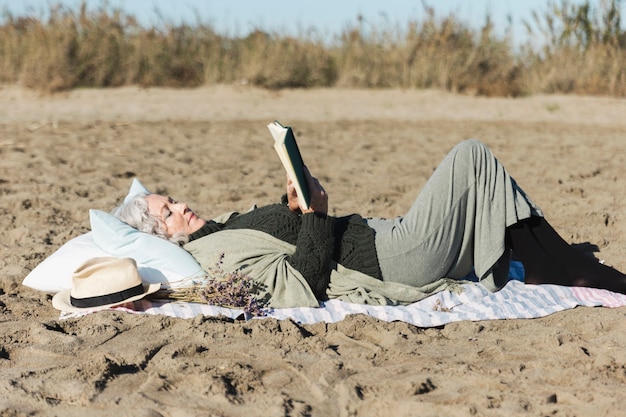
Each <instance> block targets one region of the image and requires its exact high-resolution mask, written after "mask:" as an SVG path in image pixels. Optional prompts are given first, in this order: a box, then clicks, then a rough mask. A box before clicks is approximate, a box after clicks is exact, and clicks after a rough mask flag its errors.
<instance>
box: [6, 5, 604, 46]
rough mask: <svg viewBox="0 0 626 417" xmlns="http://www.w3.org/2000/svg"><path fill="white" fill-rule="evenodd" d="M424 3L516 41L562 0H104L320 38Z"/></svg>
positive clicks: (407, 13) (239, 31) (223, 25)
mask: <svg viewBox="0 0 626 417" xmlns="http://www.w3.org/2000/svg"><path fill="white" fill-rule="evenodd" d="M600 1H602V0H596V1H594V0H591V3H592V4H594V3H599V2H600ZM569 2H570V3H572V4H577V3H582V2H583V0H569ZM58 3H60V4H64V5H68V6H70V7H72V8H74V9H75V8H76V7H77V6H78V5H80V3H81V0H60V1H57V0H0V11H3V10H6V11H9V12H10V13H11V14H12V15H14V16H15V15H23V14H29V15H32V14H35V15H36V16H40V15H41V13H43V12H45V11H46V10H49V6H50V4H58ZM86 3H87V5H88V7H90V8H98V7H100V6H102V4H104V3H103V1H102V0H86ZM424 3H425V4H427V5H428V6H429V7H432V8H433V9H434V10H435V15H436V16H437V17H439V18H441V17H445V16H447V15H449V14H453V15H454V16H455V17H456V18H458V19H460V20H461V21H463V22H465V23H467V24H469V25H470V26H471V27H474V28H479V27H481V26H482V25H483V24H484V22H485V17H486V16H490V17H491V19H492V20H493V22H494V24H495V28H496V31H497V32H496V33H498V34H501V35H503V34H504V33H505V30H506V29H507V28H509V22H510V27H511V29H512V35H513V40H514V42H515V43H520V42H525V41H526V40H527V39H526V37H525V34H526V31H525V29H524V26H523V23H522V22H523V21H524V20H525V21H529V22H530V21H532V18H531V13H532V11H536V12H538V13H539V14H540V15H541V14H542V12H545V11H546V10H547V9H548V4H560V3H561V0H553V1H550V0H384V1H380V0H309V1H305V0H108V4H109V6H110V7H116V8H117V7H119V8H121V9H122V10H124V11H126V12H128V13H129V14H132V15H134V16H135V17H136V18H137V19H138V20H139V21H140V23H142V24H143V25H146V26H152V25H159V24H160V23H163V22H164V21H165V22H167V23H172V24H181V23H189V24H193V23H196V22H197V18H198V17H199V18H200V19H201V22H202V23H208V24H211V26H212V27H213V28H214V29H216V30H217V31H218V32H219V33H222V34H224V35H231V36H245V35H246V34H247V33H249V32H250V31H252V30H255V29H262V30H266V31H279V32H280V33H289V34H294V35H298V34H299V33H302V32H303V31H305V32H306V31H308V30H309V29H312V28H314V29H315V31H316V33H318V34H320V35H322V36H323V37H324V38H331V37H332V35H337V34H340V33H341V32H342V30H343V29H345V28H346V27H347V26H354V25H356V23H357V16H361V17H362V18H363V19H364V22H365V23H367V24H373V25H378V24H392V25H396V24H398V25H399V27H400V28H404V27H406V23H407V22H408V21H409V20H414V21H415V20H417V21H420V20H422V19H423V18H424V15H425V12H424V6H423V4H424Z"/></svg>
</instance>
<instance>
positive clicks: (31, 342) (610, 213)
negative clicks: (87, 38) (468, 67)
mask: <svg viewBox="0 0 626 417" xmlns="http://www.w3.org/2000/svg"><path fill="white" fill-rule="evenodd" d="M624 114H626V101H623V100H616V99H611V98H589V97H564V96H539V97H531V98H525V99H487V98H473V97H460V96H454V95H449V94H445V93H441V92H433V91H421V92H416V91H399V90H395V91H358V90H313V91H283V92H267V91H260V90H255V89H250V88H245V87H240V88H238V87H212V88H203V89H198V90H182V91H180V90H157V89H151V90H141V89H135V88H127V89H120V90H107V91H102V90H79V91H73V92H70V93H67V94H60V95H55V96H40V95H38V94H36V93H34V92H31V91H25V90H21V89H19V88H15V87H7V86H5V87H2V88H0V161H1V162H0V213H1V216H0V253H1V256H0V311H1V314H2V315H1V320H0V329H1V330H0V338H1V340H2V342H1V346H0V410H4V411H0V416H32V415H35V416H37V415H58V416H83V415H90V416H101V415H102V416H104V415H116V416H190V415H203V416H240V415H263V416H309V415H310V416H413V415H424V416H443V415H445V416H467V415H478V416H502V415H528V416H547V415H555V416H589V415H594V416H619V415H623V414H622V413H623V410H624V409H625V408H626V392H625V390H624V387H625V386H626V385H625V384H626V320H625V316H626V309H625V308H620V309H606V308H598V309H591V308H577V309H573V310H569V311H566V312H563V313H559V314H554V315H552V316H549V317H545V318H542V319H535V320H509V321H489V322H478V323H473V322H461V323H455V324H450V325H447V326H445V327H441V328H430V329H422V328H417V327H415V326H412V325H408V324H405V323H385V322H380V321H377V320H374V319H371V318H368V317H364V316H354V317H349V318H348V319H346V320H344V321H342V322H340V323H335V324H324V323H320V324H317V325H306V326H301V325H298V324H295V323H293V322H291V321H277V320H273V319H264V320H254V321H250V322H232V321H229V320H225V319H221V318H203V317H196V318H195V319H193V320H181V319H172V318H167V317H161V316H142V315H139V316H136V315H130V314H127V313H121V312H104V313H97V314H92V315H89V316H87V317H84V318H81V319H71V320H59V315H58V312H57V311H56V310H54V309H53V308H52V306H51V303H50V300H51V295H50V294H45V293H41V292H37V291H34V290H32V289H29V288H26V287H24V286H22V285H21V282H22V280H23V278H24V277H25V276H26V275H27V274H28V272H29V271H31V270H32V269H33V268H34V267H35V266H36V265H37V264H38V263H39V262H41V261H42V260H43V259H45V258H46V257H47V256H48V255H50V254H52V253H53V252H54V251H55V250H56V249H58V248H59V247H60V246H61V245H62V244H63V243H64V242H66V241H67V240H69V239H70V238H72V237H75V236H78V235H80V234H82V233H85V232H87V231H88V230H89V219H88V210H89V209H90V208H96V209H102V210H109V209H111V208H112V207H114V206H115V205H116V204H117V203H119V202H120V201H121V198H122V197H123V196H124V194H125V193H126V191H127V189H128V186H129V184H130V179H131V178H132V177H134V176H137V177H139V178H140V179H141V181H142V182H143V183H144V184H145V185H146V186H147V187H148V188H150V189H152V190H155V191H157V192H161V193H168V194H170V195H172V196H174V197H176V198H177V199H179V200H183V201H187V202H188V203H189V204H190V205H191V206H192V207H195V208H196V211H198V212H199V213H200V214H202V215H204V216H205V217H210V216H212V215H214V214H217V213H221V212H223V211H228V210H244V209H247V208H248V207H250V205H251V204H253V203H257V204H264V203H270V202H274V201H276V199H277V198H279V196H280V194H281V193H282V192H283V189H284V173H283V171H282V168H281V166H280V164H279V162H278V159H277V157H276V155H275V154H274V153H273V150H272V148H271V138H270V136H269V132H268V131H267V128H266V127H265V125H266V124H267V123H268V122H270V121H272V120H274V119H279V120H280V121H282V122H284V123H287V124H290V125H292V126H294V127H295V130H296V134H297V136H298V138H299V141H300V145H301V148H302V150H303V153H304V155H305V159H306V160H307V162H308V165H309V166H310V167H311V170H312V171H313V173H314V174H315V175H316V176H318V177H319V178H320V179H321V180H322V181H323V183H324V184H325V187H326V190H327V191H328V193H329V196H330V206H331V212H332V213H334V214H347V213H350V212H360V213H362V214H364V215H376V216H384V217H391V216H395V215H398V214H401V213H403V212H404V211H405V210H406V209H407V208H408V206H409V205H410V203H411V202H412V200H413V199H414V197H415V196H416V194H417V193H418V191H419V189H420V188H421V186H422V185H423V184H424V182H425V181H426V179H427V178H428V176H429V174H430V173H431V172H432V170H433V169H434V168H435V166H436V165H437V163H438V162H439V160H440V159H441V158H442V157H443V156H444V155H445V154H446V152H447V151H448V150H449V149H450V148H451V147H452V146H453V145H454V144H456V143H457V142H459V141H460V140H462V139H465V138H470V137H473V138H478V139H481V140H483V141H484V142H485V143H487V144H488V145H489V146H490V147H491V148H492V149H493V150H494V152H495V153H496V155H497V156H498V158H499V159H500V160H501V161H502V162H503V163H504V164H505V166H506V167H508V169H509V171H510V172H511V173H512V174H513V176H514V177H515V178H516V179H517V181H518V183H519V184H520V185H521V186H522V187H523V188H524V189H525V190H526V191H527V192H528V193H529V194H530V195H531V196H532V197H533V199H534V200H535V201H536V202H537V203H538V204H539V205H540V206H541V207H542V208H543V210H544V212H545V213H546V217H547V218H548V220H549V221H550V222H551V223H552V224H553V225H554V226H555V227H556V228H557V230H559V231H560V232H561V233H562V235H563V236H564V238H565V239H566V240H568V241H569V242H571V243H572V244H576V245H579V246H580V247H581V248H583V249H587V250H589V249H592V250H594V251H595V256H597V257H598V258H602V259H605V260H606V261H607V262H608V263H610V264H612V265H615V266H616V267H618V268H619V269H621V270H626V256H625V253H626V209H625V207H626V205H625V203H626V186H625V184H626V182H625V181H624V176H625V175H626V151H625V149H626V139H625V138H626V118H625V117H624Z"/></svg>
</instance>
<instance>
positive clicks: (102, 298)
mask: <svg viewBox="0 0 626 417" xmlns="http://www.w3.org/2000/svg"><path fill="white" fill-rule="evenodd" d="M143 293H144V288H143V285H142V284H139V285H136V286H134V287H132V288H128V289H125V290H123V291H119V292H114V293H111V294H105V295H98V296H95V297H87V298H74V297H72V296H71V295H70V304H72V305H73V306H74V307H78V308H86V307H100V306H104V305H109V304H115V303H119V302H121V301H124V300H127V299H129V298H131V297H134V296H136V295H141V294H143Z"/></svg>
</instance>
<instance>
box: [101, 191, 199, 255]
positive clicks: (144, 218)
mask: <svg viewBox="0 0 626 417" xmlns="http://www.w3.org/2000/svg"><path fill="white" fill-rule="evenodd" d="M147 196H148V194H145V193H140V194H137V195H135V196H133V197H132V198H131V199H130V200H129V201H128V202H127V203H124V204H122V205H121V206H119V207H117V208H115V209H114V210H113V211H112V213H111V214H113V215H114V216H115V217H117V218H118V219H120V220H121V221H123V222H124V223H126V224H128V225H129V226H131V227H134V228H135V229H137V230H139V231H140V232H144V233H149V234H151V235H154V236H157V237H160V238H162V239H165V240H168V241H170V242H172V243H175V244H176V245H179V246H182V245H184V244H185V243H187V242H188V241H189V235H187V234H186V233H183V232H179V233H176V234H174V235H173V236H167V234H166V233H165V227H164V225H163V221H162V220H161V219H159V218H157V217H155V216H153V215H151V214H150V212H149V211H148V202H147V201H146V197H147Z"/></svg>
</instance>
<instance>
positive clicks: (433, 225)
mask: <svg viewBox="0 0 626 417" xmlns="http://www.w3.org/2000/svg"><path fill="white" fill-rule="evenodd" d="M531 215H533V216H543V214H542V212H541V210H540V209H539V208H538V207H537V206H536V205H535V204H534V203H533V202H532V200H531V199H530V198H529V197H528V196H527V195H526V194H525V193H524V191H523V190H522V189H521V188H520V187H518V186H517V184H516V183H515V180H514V179H513V178H511V176H510V175H509V174H508V173H507V172H506V170H505V169H504V167H503V166H502V164H501V163H500V162H499V161H498V160H497V159H496V158H495V157H494V155H493V153H492V152H491V150H489V148H487V147H486V146H485V145H484V144H482V143H481V142H479V141H477V140H466V141H463V142H461V143H460V144H459V145H457V146H456V147H455V148H454V149H452V150H451V151H450V153H449V154H448V155H447V156H446V157H445V159H444V160H443V161H442V162H441V164H440V165H439V166H438V167H437V169H436V170H435V172H434V173H433V175H432V176H431V178H430V179H429V180H428V182H427V183H426V185H425V186H424V188H423V189H422V191H421V192H420V194H419V195H418V197H417V199H416V200H415V202H414V203H413V206H412V207H411V208H410V209H409V211H408V213H407V214H406V215H405V216H403V217H398V218H395V219H378V218H374V219H366V221H367V223H368V225H369V226H370V227H372V228H373V229H374V232H375V235H376V238H375V239H376V251H377V254H378V260H379V263H380V269H381V272H382V276H383V280H384V281H393V282H400V283H403V284H408V285H412V286H422V285H426V284H429V283H431V282H434V281H436V280H438V279H440V278H453V279H462V278H464V277H466V276H467V275H468V274H469V273H470V272H472V268H473V269H474V272H475V274H476V276H477V277H478V279H479V280H480V282H481V283H482V284H484V285H485V287H487V288H488V289H489V290H491V291H496V290H498V289H500V288H501V287H502V286H503V285H504V284H505V283H506V281H507V277H508V270H509V263H510V251H509V250H508V248H507V247H506V244H505V229H506V227H507V226H510V225H512V224H515V223H517V222H518V221H520V220H522V219H526V218H528V217H530V216H531Z"/></svg>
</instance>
